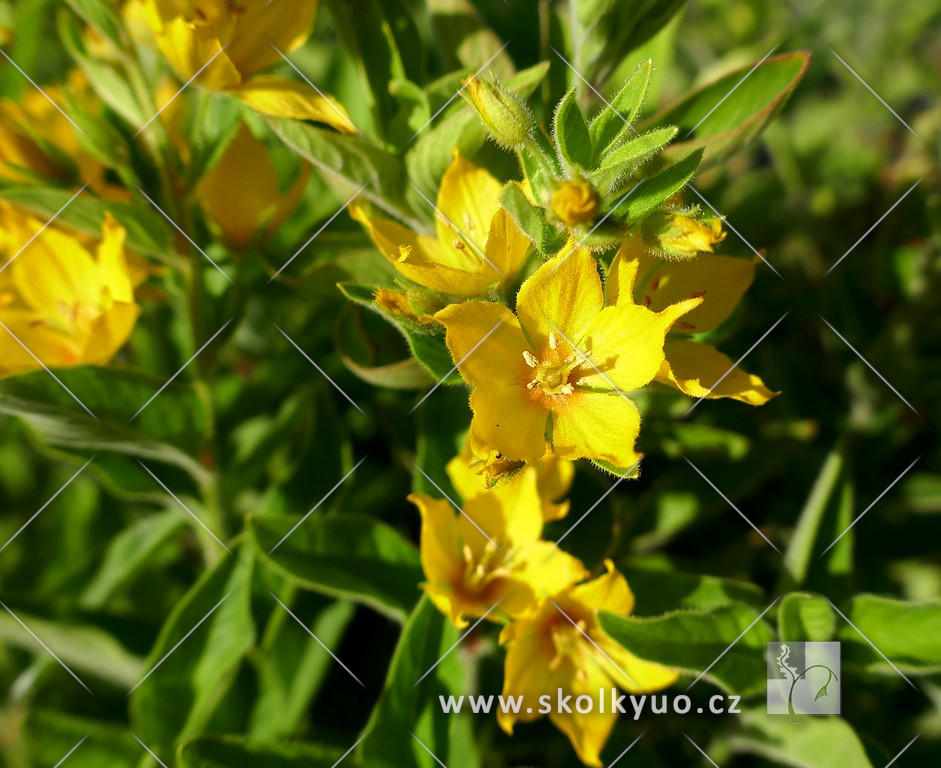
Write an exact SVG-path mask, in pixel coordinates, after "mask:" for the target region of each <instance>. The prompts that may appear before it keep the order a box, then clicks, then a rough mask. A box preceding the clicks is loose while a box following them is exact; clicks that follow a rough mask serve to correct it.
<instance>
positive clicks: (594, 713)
mask: <svg viewBox="0 0 941 768" xmlns="http://www.w3.org/2000/svg"><path fill="white" fill-rule="evenodd" d="M586 642H587V641H586ZM611 666H612V665H611V663H610V662H609V661H607V660H606V659H604V658H602V659H601V660H596V659H590V660H588V661H586V662H584V663H583V664H582V665H580V666H579V668H578V669H577V670H574V669H573V670H572V673H571V674H570V675H569V683H568V685H566V686H564V694H563V695H564V696H567V695H569V694H571V696H572V698H571V699H570V701H569V707H570V708H571V709H572V712H570V713H569V712H556V711H555V709H554V708H553V711H552V712H551V713H550V714H549V719H550V720H551V721H552V724H553V725H555V727H556V728H558V729H559V730H560V731H562V733H564V734H565V735H566V736H568V739H569V741H570V742H571V743H572V747H573V748H574V749H575V752H576V754H577V755H578V758H579V760H581V761H582V762H583V763H584V764H585V765H590V766H593V767H594V766H601V765H603V763H602V762H601V751H602V750H603V749H604V746H605V744H607V742H608V738H609V737H610V736H611V730H612V729H613V728H614V724H615V723H616V722H617V718H618V716H617V713H616V712H612V711H611V677H610V675H609V674H608V671H609V668H611ZM599 691H601V695H603V696H604V700H605V711H604V712H600V711H599V710H600V707H599V705H598V696H599ZM579 696H588V697H589V698H590V699H591V700H592V702H593V705H592V709H591V712H586V713H585V714H581V713H579V712H576V711H575V702H576V700H577V699H578V697H579ZM555 698H556V697H555V696H554V697H553V705H554V704H555Z"/></svg>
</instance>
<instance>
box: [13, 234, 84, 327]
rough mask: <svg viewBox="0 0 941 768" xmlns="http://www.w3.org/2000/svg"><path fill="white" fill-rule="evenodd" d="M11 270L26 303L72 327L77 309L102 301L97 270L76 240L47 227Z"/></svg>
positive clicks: (44, 314)
mask: <svg viewBox="0 0 941 768" xmlns="http://www.w3.org/2000/svg"><path fill="white" fill-rule="evenodd" d="M10 269H12V270H13V275H14V282H15V284H16V287H17V290H18V291H19V294H20V296H21V297H22V298H23V301H24V302H25V303H26V304H27V305H29V306H30V307H32V308H33V309H35V310H37V311H38V312H40V313H41V314H42V315H43V316H45V317H48V318H50V319H52V318H53V317H55V318H58V319H59V321H61V322H63V323H65V324H67V325H71V324H72V323H74V322H75V319H76V309H77V308H78V307H94V306H97V305H98V304H99V302H100V301H101V283H100V282H99V279H98V268H97V265H96V264H95V260H94V259H93V258H92V256H91V254H90V253H88V251H86V250H85V248H83V247H82V246H81V245H80V244H79V243H78V241H77V240H76V239H75V238H72V237H69V236H68V235H65V234H64V233H62V232H59V231H58V230H55V229H53V228H51V227H50V228H48V229H46V230H44V231H43V233H42V234H41V235H40V236H39V237H37V238H36V239H35V240H34V241H33V242H32V243H31V244H30V246H29V247H28V248H27V249H26V250H25V251H23V252H22V253H21V254H20V255H19V257H18V258H17V260H16V261H14V262H13V264H12V265H11V267H10Z"/></svg>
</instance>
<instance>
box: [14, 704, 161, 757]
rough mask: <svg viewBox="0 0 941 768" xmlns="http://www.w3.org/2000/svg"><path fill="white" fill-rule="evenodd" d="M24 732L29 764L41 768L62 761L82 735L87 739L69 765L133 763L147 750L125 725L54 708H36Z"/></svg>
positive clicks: (25, 725)
mask: <svg viewBox="0 0 941 768" xmlns="http://www.w3.org/2000/svg"><path fill="white" fill-rule="evenodd" d="M24 736H25V740H26V743H27V744H28V746H29V756H30V758H31V762H30V763H29V764H30V765H34V766H37V767H38V768H53V766H57V765H59V763H61V762H62V761H63V760H64V758H65V756H66V755H68V754H69V752H70V751H71V750H72V749H73V748H74V747H75V745H76V744H78V742H79V741H80V740H81V739H85V741H84V742H82V746H81V748H80V749H76V750H75V752H74V753H73V754H71V755H69V759H68V763H67V765H68V766H69V768H101V767H102V766H105V765H107V766H133V765H137V764H138V763H139V762H140V759H141V758H142V757H143V756H144V755H145V754H146V753H145V752H144V751H143V748H142V747H141V745H140V744H138V743H137V741H136V739H135V738H134V737H133V736H132V735H131V733H130V731H128V729H127V728H125V727H123V726H118V725H108V724H107V723H106V722H103V721H102V720H91V719H86V718H83V717H76V716H75V715H71V714H65V713H62V712H56V711H54V710H51V709H34V710H32V711H31V712H30V713H29V715H28V717H27V719H26V723H25V724H24ZM86 737H87V738H86Z"/></svg>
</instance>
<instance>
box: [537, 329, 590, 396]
mask: <svg viewBox="0 0 941 768" xmlns="http://www.w3.org/2000/svg"><path fill="white" fill-rule="evenodd" d="M585 357H587V355H586V354H584V353H582V354H579V353H578V352H576V351H575V350H571V353H567V352H566V350H563V349H562V345H561V344H560V343H559V339H558V337H557V336H556V334H555V333H554V332H553V333H550V334H549V347H548V349H544V350H543V351H542V354H541V355H540V356H538V357H537V356H536V355H534V354H533V353H532V352H530V351H529V350H526V351H524V352H523V359H524V360H525V361H526V365H528V366H529V367H530V368H531V369H532V378H531V379H530V380H529V382H528V383H527V384H526V388H527V389H529V390H533V391H534V394H544V395H550V396H553V397H554V396H557V395H571V394H572V393H573V392H574V391H575V386H574V385H575V383H576V382H577V380H578V378H579V377H578V375H577V373H576V369H577V368H578V366H579V365H580V364H581V363H582V362H583V361H584V359H585Z"/></svg>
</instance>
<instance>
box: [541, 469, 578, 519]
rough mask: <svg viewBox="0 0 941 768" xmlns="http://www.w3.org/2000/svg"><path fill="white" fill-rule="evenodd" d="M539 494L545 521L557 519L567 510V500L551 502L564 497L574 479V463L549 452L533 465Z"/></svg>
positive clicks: (563, 515)
mask: <svg viewBox="0 0 941 768" xmlns="http://www.w3.org/2000/svg"><path fill="white" fill-rule="evenodd" d="M534 468H535V471H536V476H537V483H538V486H539V496H540V497H541V498H542V501H543V506H542V515H543V519H544V520H545V521H546V522H549V521H550V520H559V519H561V518H563V517H565V515H566V514H568V511H569V504H568V502H567V501H563V502H561V503H558V504H556V503H553V502H556V501H558V500H559V499H562V498H564V497H565V495H566V494H567V493H568V492H569V490H570V489H571V487H572V481H573V480H574V479H575V465H574V464H573V463H572V462H571V461H568V460H566V459H562V458H560V457H559V456H557V455H555V454H554V453H553V454H549V455H548V456H545V457H544V458H542V459H541V460H539V461H538V462H536V464H535V465H534Z"/></svg>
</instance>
